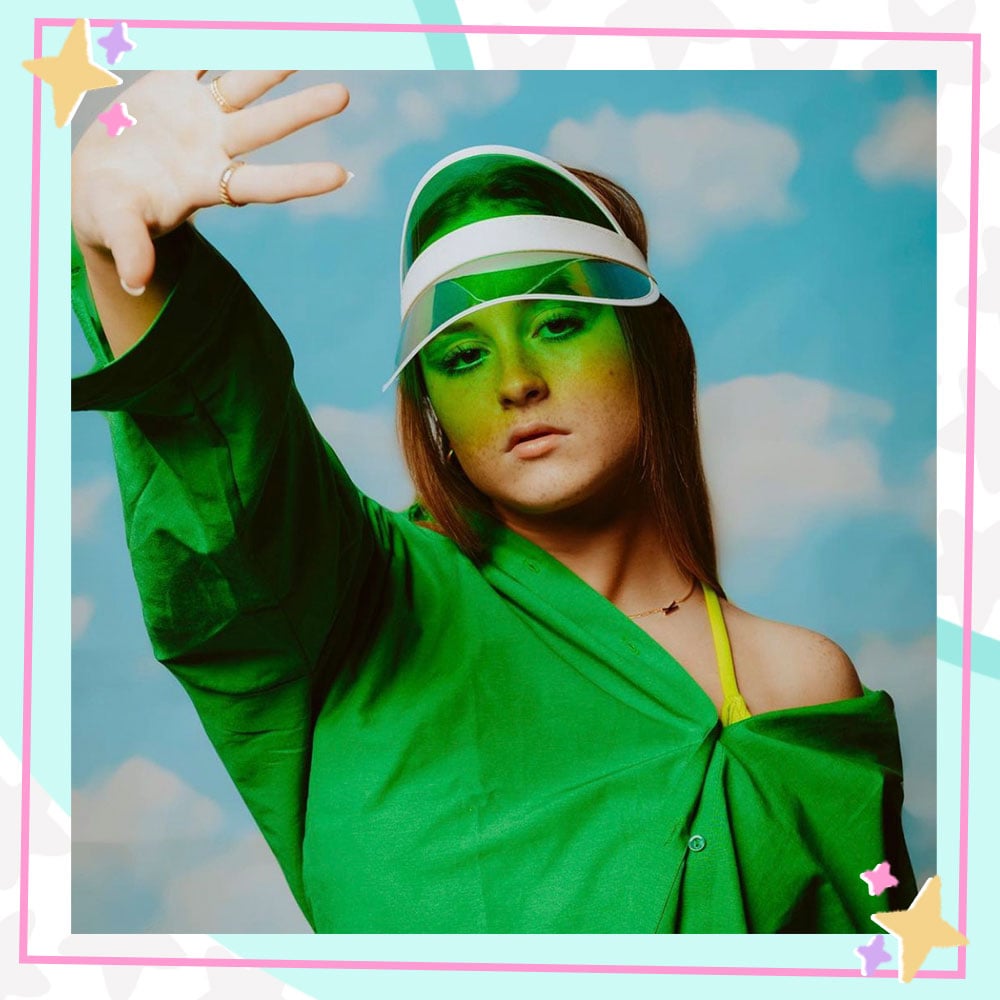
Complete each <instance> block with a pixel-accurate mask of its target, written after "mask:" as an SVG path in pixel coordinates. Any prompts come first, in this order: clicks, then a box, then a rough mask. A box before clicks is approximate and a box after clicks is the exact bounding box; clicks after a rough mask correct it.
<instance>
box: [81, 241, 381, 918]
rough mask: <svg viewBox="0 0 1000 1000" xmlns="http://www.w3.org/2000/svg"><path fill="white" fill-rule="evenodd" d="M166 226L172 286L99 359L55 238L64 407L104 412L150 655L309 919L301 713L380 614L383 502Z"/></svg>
mask: <svg viewBox="0 0 1000 1000" xmlns="http://www.w3.org/2000/svg"><path fill="white" fill-rule="evenodd" d="M179 238H180V239H182V240H186V241H187V242H188V243H189V247H188V249H187V259H186V262H185V264H184V265H183V269H182V272H181V276H180V279H179V282H178V284H177V286H176V288H175V289H174V291H173V293H172V294H171V296H170V298H169V299H168V301H167V303H166V305H165V306H164V308H163V310H162V311H161V313H160V315H159V316H158V318H157V320H156V321H155V323H154V324H153V326H152V327H151V328H150V330H149V331H148V332H147V333H146V334H145V335H144V336H143V338H142V339H141V340H140V341H139V342H138V343H136V344H135V345H134V346H133V347H132V348H131V349H130V350H129V351H127V352H125V353H124V354H122V355H121V356H120V357H118V358H117V359H112V357H111V352H110V351H109V349H108V346H107V342H106V340H105V339H104V336H103V334H102V332H101V329H100V324H99V320H98V318H97V315H96V311H95V309H94V306H93V301H92V299H91V296H90V292H89V289H88V286H87V279H86V271H85V269H84V267H83V262H82V259H81V258H80V256H79V253H78V252H75V253H74V265H73V305H74V309H75V311H76V313H77V316H78V317H79V320H80V323H81V326H82V327H83V330H84V333H85V335H86V336H87V338H88V341H89V342H90V344H91V347H92V349H93V351H94V354H95V357H96V359H97V364H96V366H95V367H94V369H93V370H92V371H90V372H89V373H87V374H86V375H83V376H80V377H78V378H76V379H74V380H73V408H74V409H78V410H79V409H99V410H104V411H107V415H108V420H109V424H110V428H111V440H112V446H113V451H114V458H115V463H116V466H117V471H118V480H119V485H120V490H121V498H122V504H123V508H124V514H125V527H126V535H127V543H128V549H129V552H130V555H131V559H132V565H133V569H134V573H135V578H136V582H137V584H138V588H139V593H140V597H141V600H142V607H143V616H144V619H145V624H146V628H147V630H148V633H149V636H150V639H151V641H152V645H153V650H154V653H155V655H156V657H157V659H159V660H160V661H161V662H162V663H164V664H165V665H166V666H167V667H168V668H169V669H170V670H171V671H172V672H173V673H174V674H175V675H176V676H177V678H178V679H179V680H180V682H181V684H182V685H183V686H184V688H185V689H186V690H187V692H188V694H189V695H190V697H191V698H192V700H193V701H194V703H195V706H196V708H197V710H198V713H199V715H200V717H201V720H202V723H203V724H204V727H205V729H206V732H207V733H208V736H209V738H210V739H211V740H212V742H213V744H214V745H215V747H216V749H217V750H218V752H219V754H220V756H221V758H222V760H223V763H224V764H225V766H226V768H227V770H228V771H229V772H230V774H231V776H232V777H233V779H234V781H235V782H236V784H237V786H238V787H239V789H240V791H241V793H242V795H243V797H244V799H245V800H246V802H247V805H248V806H249V808H250V810H251V812H252V813H253V815H254V818H255V819H256V821H257V823H258V825H259V826H260V828H261V830H262V832H263V833H264V835H265V837H266V838H267V840H268V842H269V843H270V845H271V848H272V850H273V851H274V853H275V855H276V856H277V858H278V860H279V863H280V864H281V866H282V868H283V870H284V872H285V875H286V878H287V879H288V881H289V884H290V886H291V888H292V891H293V893H294V894H295V896H296V898H297V900H298V902H299V904H300V906H301V907H302V908H303V911H304V912H305V914H306V916H307V918H310V913H309V909H308V906H307V903H306V900H305V895H304V892H303V887H302V875H301V869H302V864H301V862H302V857H301V851H302V847H301V845H302V838H303V833H304V821H303V815H304V810H305V799H306V794H305V793H306V788H307V782H308V769H309V756H310V750H311V739H312V730H313V722H314V719H315V716H316V713H317V712H318V710H319V706H320V704H321V702H322V698H323V695H324V691H325V690H326V689H327V688H328V687H329V685H330V683H332V680H333V677H332V675H333V674H335V673H336V671H337V666H338V663H340V662H341V661H342V659H343V656H344V655H346V654H347V651H348V649H349V647H350V645H351V644H352V642H353V643H357V641H358V636H359V634H360V635H364V634H365V633H366V632H371V631H372V630H373V629H375V627H376V626H378V627H379V628H382V627H384V626H385V622H384V621H379V622H376V621H375V620H374V617H375V616H376V615H378V614H384V610H385V608H384V604H385V602H384V601H381V602H380V601H378V600H374V599H373V594H377V593H378V590H379V587H380V586H382V585H384V581H385V580H386V578H387V572H388V570H387V566H388V562H389V561H390V558H391V556H390V553H391V550H392V548H393V542H392V539H391V537H390V535H391V533H392V531H393V530H394V528H393V522H392V518H394V517H396V515H390V514H389V512H387V511H384V510H383V509H382V508H381V507H379V506H378V505H377V504H375V503H374V502H373V501H371V500H369V499H368V498H366V497H364V496H363V495H362V494H360V493H359V492H358V490H357V489H356V488H355V487H354V485H353V484H352V483H351V481H350V480H349V478H348V476H347V475H346V473H345V472H344V469H343V467H342V466H341V464H340V462H339V460H338V459H337V457H336V456H335V455H334V453H333V451H332V450H331V449H330V447H329V446H328V445H327V443H326V441H325V440H324V439H323V438H322V436H321V435H320V434H319V432H318V431H317V429H316V427H315V426H314V424H313V422H312V420H311V418H310V416H309V413H308V411H307V409H306V407H305V405H304V403H303V401H302V399H301V398H300V396H299V394H298V392H297V390H296V388H295V385H294V383H293V380H292V358H291V354H290V351H289V349H288V346H287V344H286V343H285V340H284V339H283V337H282V336H281V334H280V333H279V331H278V330H277V328H276V327H275V325H274V323H273V321H272V320H271V318H270V317H269V316H268V315H267V313H266V311H265V310H264V308H263V307H262V306H261V304H260V303H259V302H258V301H257V299H256V298H255V297H254V295H253V294H252V293H251V292H250V290H249V289H248V288H247V286H246V285H245V284H244V282H243V281H242V279H241V278H240V277H239V275H238V274H237V273H236V271H235V270H234V269H233V268H232V267H231V266H230V265H229V264H228V263H227V262H226V261H225V260H224V259H223V258H222V257H221V256H220V255H219V254H218V253H217V252H216V251H215V250H214V249H213V248H212V247H211V246H210V245H209V244H208V243H207V242H206V241H205V240H204V239H203V238H202V237H201V236H199V235H198V234H197V233H195V232H194V230H193V229H191V230H190V231H189V232H188V233H187V234H182V235H181V236H180V237H179ZM363 595H364V598H365V599H362V596H363ZM376 607H381V608H382V611H376V610H372V609H374V608H376Z"/></svg>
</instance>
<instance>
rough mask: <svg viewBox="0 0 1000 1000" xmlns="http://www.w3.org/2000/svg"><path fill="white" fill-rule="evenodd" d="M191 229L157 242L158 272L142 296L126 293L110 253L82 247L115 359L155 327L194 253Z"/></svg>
mask: <svg viewBox="0 0 1000 1000" xmlns="http://www.w3.org/2000/svg"><path fill="white" fill-rule="evenodd" d="M189 243H190V232H189V230H188V227H187V226H181V227H180V228H179V229H177V230H175V231H174V232H172V233H170V234H169V235H167V236H164V237H163V238H162V239H159V240H157V242H156V248H157V253H156V270H155V272H154V274H153V278H152V280H151V281H150V282H149V283H148V284H147V285H146V287H145V289H144V290H143V292H142V294H141V295H131V294H129V293H128V292H126V291H125V289H124V288H123V287H122V284H121V282H120V280H119V278H118V272H117V270H116V269H115V262H114V259H113V258H112V256H111V253H110V251H108V250H100V249H97V248H94V247H88V246H86V245H84V244H82V243H81V244H80V253H81V254H82V256H83V261H84V264H85V265H86V268H87V281H88V284H89V286H90V292H91V295H92V296H93V300H94V306H95V307H96V309H97V314H98V316H99V317H100V322H101V327H102V329H103V331H104V336H105V338H106V339H107V342H108V347H109V348H110V349H111V354H112V356H113V357H116V358H117V357H119V356H120V355H122V354H124V353H125V352H126V351H127V350H129V348H131V347H133V346H134V345H135V344H136V343H137V342H138V341H139V340H140V339H141V338H142V336H143V334H145V332H146V331H147V330H148V329H149V328H150V327H151V326H152V325H153V321H154V320H155V319H156V317H157V316H158V315H159V313H160V310H161V309H162V308H163V305H164V303H165V302H166V300H167V297H168V296H169V295H170V292H171V289H173V287H174V286H175V285H176V283H177V279H178V277H179V275H180V272H181V270H182V268H183V265H184V261H185V260H186V259H187V255H188V254H189V253H190V246H189Z"/></svg>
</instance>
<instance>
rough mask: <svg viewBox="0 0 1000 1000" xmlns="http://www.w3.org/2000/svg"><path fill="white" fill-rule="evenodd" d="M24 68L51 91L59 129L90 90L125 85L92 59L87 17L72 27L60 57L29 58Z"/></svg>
mask: <svg viewBox="0 0 1000 1000" xmlns="http://www.w3.org/2000/svg"><path fill="white" fill-rule="evenodd" d="M21 65H22V66H24V68H25V69H26V70H27V71H28V72H29V73H33V74H34V75H35V76H37V77H38V78H39V79H41V80H44V81H45V82H46V83H47V84H49V86H50V87H51V88H52V99H53V101H54V103H55V108H56V126H57V127H58V128H62V127H63V125H65V124H66V122H68V121H69V120H70V119H71V118H72V117H73V115H74V114H75V112H76V109H77V108H78V107H79V105H80V101H81V100H82V99H83V95H84V94H86V93H87V91H88V90H101V89H102V88H104V87H117V86H119V85H120V84H121V82H122V81H121V79H120V78H119V77H117V76H115V74H114V73H109V72H108V71H107V70H106V69H101V67H100V66H98V65H96V63H94V61H93V60H92V59H91V56H90V23H89V22H88V21H87V20H86V19H84V18H81V19H80V20H79V21H76V22H75V23H74V24H73V27H72V28H70V32H69V34H68V35H67V36H66V41H65V42H64V43H63V47H62V49H60V51H59V55H57V56H43V57H42V58H41V59H26V60H25V61H24V62H23V63H22V64H21Z"/></svg>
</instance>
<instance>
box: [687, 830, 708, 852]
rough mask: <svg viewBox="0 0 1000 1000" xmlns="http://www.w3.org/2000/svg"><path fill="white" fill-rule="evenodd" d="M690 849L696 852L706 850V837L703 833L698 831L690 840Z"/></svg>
mask: <svg viewBox="0 0 1000 1000" xmlns="http://www.w3.org/2000/svg"><path fill="white" fill-rule="evenodd" d="M688 850H689V851H696V852H697V851H703V850H705V838H704V837H703V836H701V834H698V833H696V834H695V835H694V836H693V837H692V838H691V839H690V840H689V841H688Z"/></svg>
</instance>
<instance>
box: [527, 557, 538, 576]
mask: <svg viewBox="0 0 1000 1000" xmlns="http://www.w3.org/2000/svg"><path fill="white" fill-rule="evenodd" d="M524 565H525V566H527V567H528V569H530V570H531V572H532V573H539V572H541V569H540V567H539V565H538V563H536V562H535V561H534V560H532V559H525V560H524Z"/></svg>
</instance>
